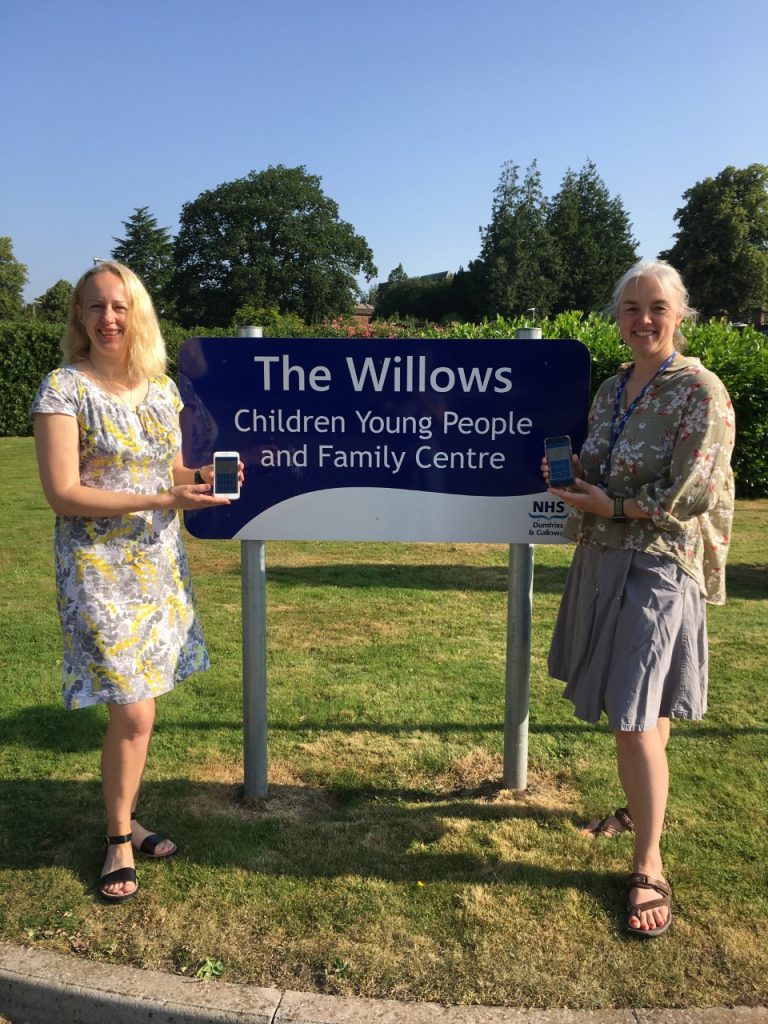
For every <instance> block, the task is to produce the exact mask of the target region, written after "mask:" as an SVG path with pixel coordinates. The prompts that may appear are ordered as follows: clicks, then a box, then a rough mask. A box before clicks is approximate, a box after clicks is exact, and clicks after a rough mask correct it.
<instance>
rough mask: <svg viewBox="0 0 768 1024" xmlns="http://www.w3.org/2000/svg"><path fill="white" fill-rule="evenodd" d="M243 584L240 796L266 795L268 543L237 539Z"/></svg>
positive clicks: (247, 330) (253, 330)
mask: <svg viewBox="0 0 768 1024" xmlns="http://www.w3.org/2000/svg"><path fill="white" fill-rule="evenodd" d="M237 336H238V338H261V337H262V336H263V330H262V328H261V327H239V328H238V330H237ZM240 568H241V576H242V587H243V601H242V604H243V613H242V614H243V796H244V798H245V799H246V800H254V799H257V798H258V797H264V796H266V795H267V775H268V768H267V545H266V543H265V542H264V541H263V540H242V541H240Z"/></svg>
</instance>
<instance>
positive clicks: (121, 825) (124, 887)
mask: <svg viewBox="0 0 768 1024" xmlns="http://www.w3.org/2000/svg"><path fill="white" fill-rule="evenodd" d="M108 711H109V725H108V726H107V735H106V737H105V738H104V746H103V747H102V751H101V780H102V788H103V791H104V807H105V810H106V812H107V834H108V835H110V836H121V835H128V834H129V833H130V831H131V812H132V810H133V808H134V806H135V804H136V799H137V797H138V792H139V786H140V784H141V777H142V775H143V773H144V765H145V764H146V760H147V752H148V750H149V741H150V739H151V738H152V727H153V725H154V721H155V702H154V699H152V698H149V699H148V700H142V701H137V702H136V703H135V704H109V705H108ZM130 867H133V847H132V846H131V844H130V843H122V844H120V845H118V846H110V847H108V848H107V856H106V860H105V862H104V870H103V872H102V874H106V873H107V872H109V871H115V870H116V869H118V868H130ZM135 888H136V886H135V885H134V883H133V882H115V883H113V884H110V885H107V886H105V892H108V893H110V894H112V895H125V894H127V893H130V892H133V891H134V889H135Z"/></svg>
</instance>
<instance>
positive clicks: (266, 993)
mask: <svg viewBox="0 0 768 1024" xmlns="http://www.w3.org/2000/svg"><path fill="white" fill-rule="evenodd" d="M3 1014H4V1015H5V1016H6V1018H8V1020H9V1021H11V1022H12V1024H142V1022H144V1021H147V1022H149V1024H768V1008H766V1007H756V1008H751V1007H746V1006H741V1007H735V1008H732V1009H726V1008H714V1009H694V1010H634V1009H629V1010H517V1009H509V1008H504V1007H494V1006H456V1007H445V1006H439V1005H437V1004H436V1003H398V1002H394V1001H393V1000H387V999H341V998H337V997H335V996H319V995H312V994H307V993H303V992H291V991H288V990H284V989H275V988H257V987H256V986H255V985H230V984H228V983H227V982H222V981H213V982H204V981H197V980H195V979H193V978H181V977H177V976H176V975H172V974H161V973H160V972H159V971H141V970H136V969H134V968H131V967H113V966H110V965H107V964H100V963H93V962H91V961H88V960H81V959H78V958H74V957H71V956H65V955H62V954H60V953H49V952H46V951H45V950H36V949H26V948H23V947H18V946H10V945H7V944H5V943H0V1015H3Z"/></svg>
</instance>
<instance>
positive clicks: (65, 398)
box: [29, 368, 80, 418]
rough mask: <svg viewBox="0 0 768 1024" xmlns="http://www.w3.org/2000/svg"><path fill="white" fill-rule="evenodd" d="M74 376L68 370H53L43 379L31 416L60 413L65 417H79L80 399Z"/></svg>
mask: <svg viewBox="0 0 768 1024" xmlns="http://www.w3.org/2000/svg"><path fill="white" fill-rule="evenodd" d="M73 378H74V375H73V374H71V373H67V371H66V369H64V368H62V369H58V370H53V372H51V373H49V374H48V376H47V377H44V378H43V381H42V383H41V385H40V387H39V388H38V390H37V394H36V395H35V398H34V401H33V402H32V406H31V408H30V411H29V414H30V416H33V415H34V414H35V413H36V412H46V413H60V414H61V415H63V416H73V417H75V418H76V417H77V413H78V407H79V404H80V399H79V396H78V393H77V385H76V383H75V381H74V379H73Z"/></svg>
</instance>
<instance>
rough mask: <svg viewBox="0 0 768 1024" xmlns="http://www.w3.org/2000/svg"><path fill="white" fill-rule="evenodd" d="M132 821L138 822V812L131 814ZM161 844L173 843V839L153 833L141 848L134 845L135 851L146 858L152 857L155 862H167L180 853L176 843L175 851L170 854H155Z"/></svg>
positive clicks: (143, 842) (145, 839)
mask: <svg viewBox="0 0 768 1024" xmlns="http://www.w3.org/2000/svg"><path fill="white" fill-rule="evenodd" d="M131 821H136V811H134V812H133V814H131ZM160 843H173V840H172V839H169V838H168V836H161V835H158V834H157V833H156V832H153V833H152V834H151V835H149V836H145V837H144V840H143V841H142V843H141V845H140V846H136V844H135V843H134V845H133V848H134V850H138V852H139V853H143V854H144V856H145V857H152V859H153V860H165V858H166V857H172V856H173V855H174V854H175V853H178V852H179V848H178V846H177V845H176V843H173V849H172V850H171V852H170V853H155V850H156V849H157V847H158V846H159V845H160Z"/></svg>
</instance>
